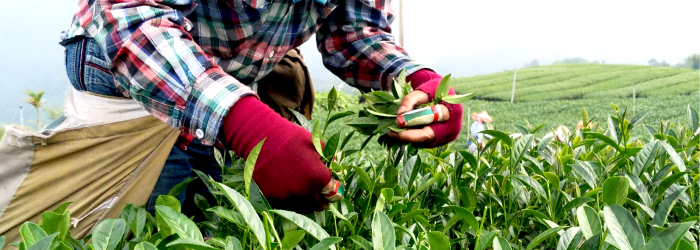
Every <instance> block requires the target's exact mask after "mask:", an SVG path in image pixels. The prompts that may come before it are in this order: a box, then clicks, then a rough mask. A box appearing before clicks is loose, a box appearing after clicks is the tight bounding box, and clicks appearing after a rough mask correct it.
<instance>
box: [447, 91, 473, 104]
mask: <svg viewBox="0 0 700 250" xmlns="http://www.w3.org/2000/svg"><path fill="white" fill-rule="evenodd" d="M472 97H474V93H473V92H472V93H469V94H464V95H448V96H445V97H443V98H442V101H443V102H446V103H450V104H460V103H465V102H467V101H469V100H471V99H472Z"/></svg>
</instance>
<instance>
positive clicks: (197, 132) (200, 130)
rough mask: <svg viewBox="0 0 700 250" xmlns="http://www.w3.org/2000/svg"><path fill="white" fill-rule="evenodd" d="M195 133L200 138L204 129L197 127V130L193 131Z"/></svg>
mask: <svg viewBox="0 0 700 250" xmlns="http://www.w3.org/2000/svg"><path fill="white" fill-rule="evenodd" d="M195 134H196V135H197V138H199V139H202V138H203V137H204V131H202V129H197V131H195Z"/></svg>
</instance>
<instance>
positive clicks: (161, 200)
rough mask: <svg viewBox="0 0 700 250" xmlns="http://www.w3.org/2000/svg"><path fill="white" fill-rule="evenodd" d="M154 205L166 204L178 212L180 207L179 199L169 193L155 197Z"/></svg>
mask: <svg viewBox="0 0 700 250" xmlns="http://www.w3.org/2000/svg"><path fill="white" fill-rule="evenodd" d="M156 206H166V207H169V208H170V209H172V210H175V211H176V212H178V213H180V212H181V211H180V209H181V208H182V206H181V205H180V201H179V200H177V199H176V198H175V197H172V196H169V195H161V196H158V198H157V199H156Z"/></svg>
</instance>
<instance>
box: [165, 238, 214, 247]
mask: <svg viewBox="0 0 700 250" xmlns="http://www.w3.org/2000/svg"><path fill="white" fill-rule="evenodd" d="M165 246H166V247H169V248H187V249H193V250H218V248H216V247H213V246H210V245H209V244H207V243H205V242H204V241H201V240H195V239H190V238H179V239H177V240H174V241H172V242H170V243H168V244H167V245H165Z"/></svg>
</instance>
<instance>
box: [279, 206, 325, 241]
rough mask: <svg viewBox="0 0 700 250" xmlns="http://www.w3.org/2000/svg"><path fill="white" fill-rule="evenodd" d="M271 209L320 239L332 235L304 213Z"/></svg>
mask: <svg viewBox="0 0 700 250" xmlns="http://www.w3.org/2000/svg"><path fill="white" fill-rule="evenodd" d="M270 211H271V212H273V213H275V214H278V215H279V216H282V217H284V218H285V219H287V220H289V221H290V222H292V223H294V225H297V226H298V227H300V228H301V229H303V230H304V231H306V232H307V233H309V234H310V235H311V236H313V237H314V238H316V239H317V240H319V241H320V240H323V239H325V238H328V237H330V236H329V235H328V233H326V230H323V228H322V227H321V226H319V225H318V224H316V222H314V221H312V220H311V219H309V218H306V217H305V216H303V215H300V214H298V213H295V212H291V211H285V210H270ZM330 248H331V249H334V250H335V246H331V247H330Z"/></svg>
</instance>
